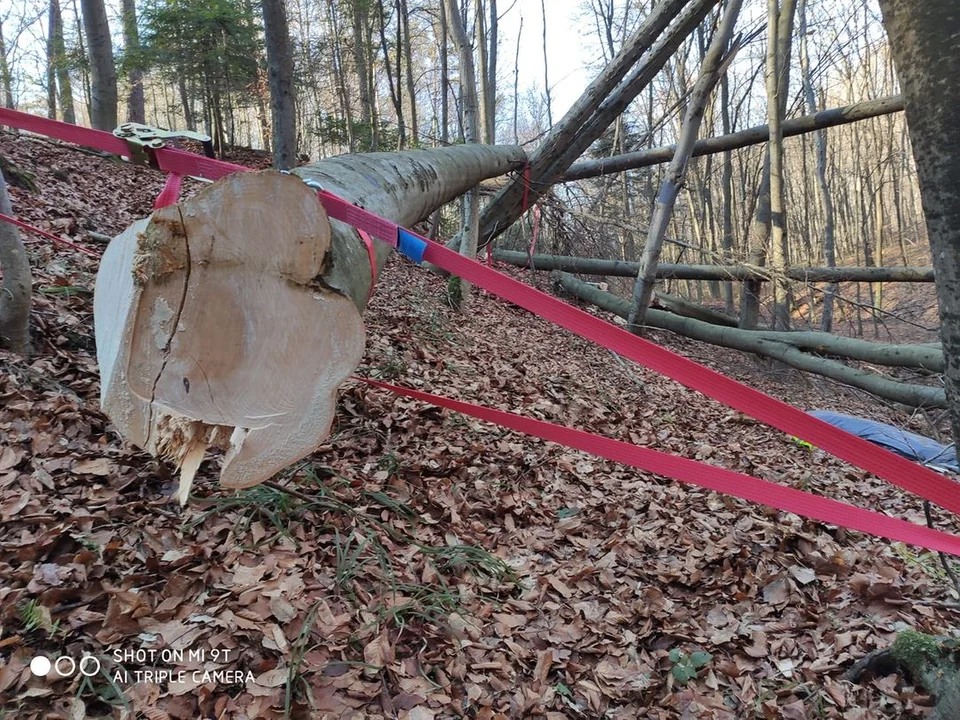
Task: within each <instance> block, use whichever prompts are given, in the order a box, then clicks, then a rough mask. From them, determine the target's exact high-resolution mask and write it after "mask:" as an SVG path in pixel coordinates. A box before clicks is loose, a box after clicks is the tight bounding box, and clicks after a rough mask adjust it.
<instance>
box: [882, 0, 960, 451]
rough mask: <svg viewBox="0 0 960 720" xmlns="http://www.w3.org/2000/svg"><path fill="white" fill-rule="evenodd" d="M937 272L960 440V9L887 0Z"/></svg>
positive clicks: (948, 3)
mask: <svg viewBox="0 0 960 720" xmlns="http://www.w3.org/2000/svg"><path fill="white" fill-rule="evenodd" d="M880 9H881V11H882V13H883V24H884V27H885V28H886V30H887V35H888V36H889V38H890V47H891V50H892V52H893V59H894V62H895V63H896V66H897V74H898V76H899V78H900V84H901V86H902V87H903V95H904V97H905V98H906V101H907V108H906V113H907V126H908V128H909V131H910V141H911V144H912V146H913V156H914V159H915V160H916V163H917V174H918V176H919V180H920V195H921V200H922V202H923V213H924V215H925V216H926V220H927V234H928V236H929V237H930V249H931V252H932V254H933V262H934V266H935V267H936V270H937V279H936V286H937V301H938V303H939V306H940V336H941V339H942V341H943V351H944V354H945V356H946V361H947V367H946V373H945V375H946V391H947V397H948V398H949V399H950V415H951V418H952V424H953V436H954V439H955V440H957V441H960V241H958V237H960V136H958V134H957V128H958V127H960V76H958V75H957V71H956V63H955V62H950V61H949V60H948V59H949V58H953V59H956V52H957V38H958V37H960V13H958V12H957V5H956V3H955V2H953V0H925V2H922V3H916V2H911V0H880Z"/></svg>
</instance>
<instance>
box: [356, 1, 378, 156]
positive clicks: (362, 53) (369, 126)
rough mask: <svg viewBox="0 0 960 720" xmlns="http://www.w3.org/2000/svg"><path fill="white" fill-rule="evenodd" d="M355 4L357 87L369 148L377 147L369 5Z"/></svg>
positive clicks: (361, 118) (361, 116)
mask: <svg viewBox="0 0 960 720" xmlns="http://www.w3.org/2000/svg"><path fill="white" fill-rule="evenodd" d="M350 4H351V5H352V6H353V63H354V67H355V68H356V71H357V88H358V90H359V92H360V121H361V122H362V123H363V126H364V133H369V137H370V141H369V148H362V149H363V150H368V149H369V150H376V149H377V144H378V143H377V128H376V127H375V125H374V118H373V100H372V97H371V93H370V71H369V69H368V65H369V63H368V62H367V27H368V25H369V19H368V16H367V5H366V3H365V2H357V1H356V0H355V1H354V2H352V3H350Z"/></svg>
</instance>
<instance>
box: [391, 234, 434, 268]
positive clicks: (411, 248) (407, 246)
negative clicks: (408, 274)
mask: <svg viewBox="0 0 960 720" xmlns="http://www.w3.org/2000/svg"><path fill="white" fill-rule="evenodd" d="M397 238H398V242H397V250H399V251H400V252H401V253H402V254H403V255H405V256H406V257H408V258H410V259H411V260H413V261H414V262H415V263H416V264H417V265H420V264H422V263H423V254H424V253H425V252H426V251H427V243H426V242H424V241H423V240H421V239H420V238H418V237H417V236H416V235H414V234H413V233H412V232H410V231H409V230H404V229H403V228H400V229H399V230H398V231H397Z"/></svg>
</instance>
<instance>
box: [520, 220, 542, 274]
mask: <svg viewBox="0 0 960 720" xmlns="http://www.w3.org/2000/svg"><path fill="white" fill-rule="evenodd" d="M539 234H540V206H539V205H534V206H533V230H532V231H531V233H530V249H529V250H528V251H527V262H526V264H524V266H523V268H524V270H526V269H527V268H528V267H530V262H531V261H532V260H533V254H534V253H535V252H536V251H537V236H538V235H539Z"/></svg>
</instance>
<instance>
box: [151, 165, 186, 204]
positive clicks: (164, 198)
mask: <svg viewBox="0 0 960 720" xmlns="http://www.w3.org/2000/svg"><path fill="white" fill-rule="evenodd" d="M182 187H183V175H177V173H169V174H168V175H167V180H166V182H165V183H164V184H163V190H161V191H160V194H159V195H157V199H156V200H154V201H153V209H154V210H159V209H160V208H165V207H166V206H167V205H173V204H174V203H175V202H176V201H177V199H178V198H179V197H180V189H181V188H182Z"/></svg>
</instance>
